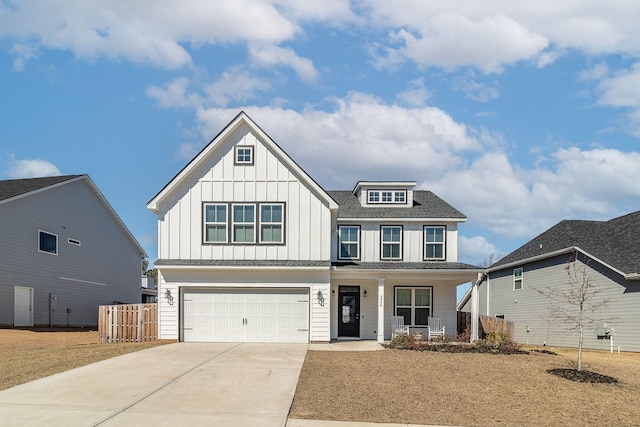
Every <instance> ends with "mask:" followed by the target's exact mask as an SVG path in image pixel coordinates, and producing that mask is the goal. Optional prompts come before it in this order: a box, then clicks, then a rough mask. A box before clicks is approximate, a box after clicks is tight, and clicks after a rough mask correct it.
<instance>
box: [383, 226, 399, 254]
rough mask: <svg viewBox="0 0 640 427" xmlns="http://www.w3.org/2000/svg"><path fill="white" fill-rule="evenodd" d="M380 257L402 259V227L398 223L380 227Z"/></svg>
mask: <svg viewBox="0 0 640 427" xmlns="http://www.w3.org/2000/svg"><path fill="white" fill-rule="evenodd" d="M380 235H381V238H380V242H381V245H382V247H381V248H380V259H382V260H400V259H402V227H400V226H398V225H393V226H386V225H385V226H382V227H380Z"/></svg>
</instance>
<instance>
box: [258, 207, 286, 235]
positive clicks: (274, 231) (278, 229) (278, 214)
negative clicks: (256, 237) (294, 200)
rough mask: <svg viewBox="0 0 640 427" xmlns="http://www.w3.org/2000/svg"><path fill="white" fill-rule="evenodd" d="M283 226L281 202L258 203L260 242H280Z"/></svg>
mask: <svg viewBox="0 0 640 427" xmlns="http://www.w3.org/2000/svg"><path fill="white" fill-rule="evenodd" d="M283 228H284V215H283V206H282V205H281V204H273V205H267V204H261V205H260V242H262V243H282V242H283V241H284V240H283V233H282V230H283Z"/></svg>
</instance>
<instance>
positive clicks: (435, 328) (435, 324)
mask: <svg viewBox="0 0 640 427" xmlns="http://www.w3.org/2000/svg"><path fill="white" fill-rule="evenodd" d="M428 321H429V339H432V338H438V337H444V328H445V327H444V326H442V319H440V318H439V317H429V320H428Z"/></svg>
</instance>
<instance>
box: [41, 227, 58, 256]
mask: <svg viewBox="0 0 640 427" xmlns="http://www.w3.org/2000/svg"><path fill="white" fill-rule="evenodd" d="M41 233H45V234H49V235H51V236H54V237H55V238H56V251H55V252H49V251H43V250H42V249H40V234H41ZM58 242H59V239H58V235H57V234H55V233H50V232H48V231H44V230H38V252H42V253H43V254H49V255H56V256H57V255H58V245H59V243H58Z"/></svg>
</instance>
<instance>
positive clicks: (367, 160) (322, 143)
mask: <svg viewBox="0 0 640 427" xmlns="http://www.w3.org/2000/svg"><path fill="white" fill-rule="evenodd" d="M333 103H334V108H333V109H332V110H331V111H321V110H316V109H313V108H312V107H308V108H307V109H305V110H304V111H303V112H300V113H299V112H296V111H292V110H286V109H283V108H279V107H251V106H247V107H243V108H242V109H244V110H245V111H247V113H248V114H249V115H250V116H252V117H253V118H254V119H255V120H256V121H257V122H258V123H259V124H260V126H261V127H263V129H265V130H266V132H267V133H268V134H269V135H271V136H272V137H273V138H274V139H275V140H276V142H277V143H278V144H279V145H281V146H282V147H283V148H284V149H285V151H287V152H288V153H289V154H290V155H291V156H292V157H293V158H294V159H296V161H297V162H298V163H300V164H301V165H302V167H303V168H305V170H307V172H309V173H310V174H311V176H313V177H314V178H315V179H317V180H318V181H319V182H321V183H322V185H324V186H326V188H350V187H351V186H353V185H354V183H355V182H356V181H358V180H361V179H369V178H370V177H371V178H375V179H408V180H410V179H415V178H416V177H418V176H426V177H437V176H438V175H441V174H444V173H445V172H446V171H447V170H448V169H450V168H456V167H459V165H460V163H461V157H460V156H461V154H462V153H464V152H467V151H476V150H479V149H480V148H481V146H480V144H479V143H478V141H476V140H475V139H474V138H473V137H472V136H470V134H469V132H468V130H467V129H466V127H465V126H464V125H461V124H460V123H456V122H455V121H454V120H453V119H452V118H451V116H449V115H448V114H446V113H445V112H444V111H442V110H440V109H437V108H433V107H424V108H403V107H399V106H393V105H386V104H383V103H381V102H380V101H379V100H378V99H376V98H373V97H371V96H368V95H365V94H361V93H352V94H350V95H348V96H347V97H346V98H344V99H334V100H333ZM234 111H235V112H236V113H237V110H234ZM233 115H234V114H232V112H231V111H229V110H224V109H207V110H202V111H199V112H198V119H199V120H200V122H201V123H202V129H203V134H204V135H205V137H210V136H211V135H215V134H216V133H217V132H218V131H219V130H220V129H221V127H222V126H224V125H225V124H226V122H227V121H228V120H230V119H231V118H232V117H233Z"/></svg>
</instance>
